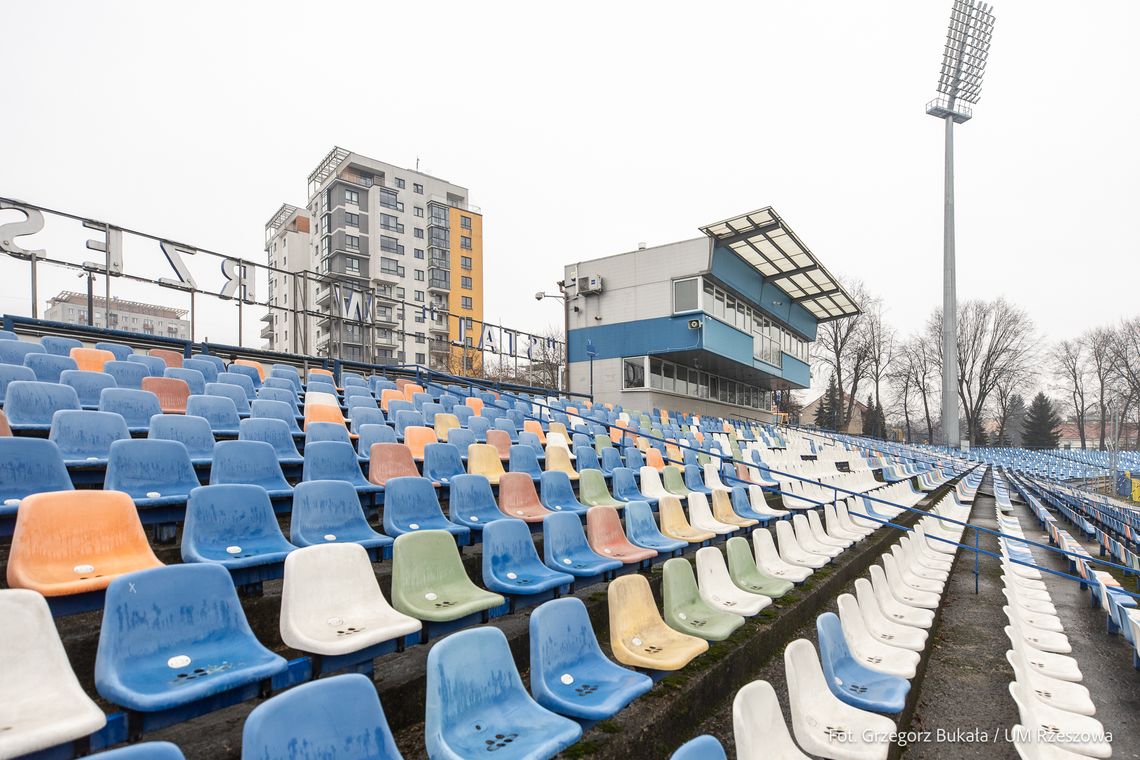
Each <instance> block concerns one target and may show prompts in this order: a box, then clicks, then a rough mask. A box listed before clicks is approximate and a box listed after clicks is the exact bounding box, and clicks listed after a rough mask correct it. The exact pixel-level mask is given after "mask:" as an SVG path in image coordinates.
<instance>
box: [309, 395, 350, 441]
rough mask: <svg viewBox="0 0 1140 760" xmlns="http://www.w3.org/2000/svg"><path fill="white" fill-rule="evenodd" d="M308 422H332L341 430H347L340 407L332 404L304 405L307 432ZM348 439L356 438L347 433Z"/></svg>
mask: <svg viewBox="0 0 1140 760" xmlns="http://www.w3.org/2000/svg"><path fill="white" fill-rule="evenodd" d="M310 422H333V423H336V424H337V425H340V426H341V427H343V428H346V429H347V428H348V425H347V424H346V423H345V421H344V415H343V414H341V413H340V407H339V406H335V405H333V404H317V403H306V404H305V429H306V430H308V428H309V423H310ZM348 436H349V438H356V434H355V433H349V434H348Z"/></svg>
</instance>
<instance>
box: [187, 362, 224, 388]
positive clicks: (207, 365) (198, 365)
mask: <svg viewBox="0 0 1140 760" xmlns="http://www.w3.org/2000/svg"><path fill="white" fill-rule="evenodd" d="M182 369H185V370H195V371H197V372H199V373H201V375H202V380H203V382H206V383H216V382H218V367H217V365H215V364H214V363H213V362H211V361H207V360H206V359H203V358H201V357H195V358H193V359H183V360H182ZM205 392H206V390H205V387H203V389H202V390H201V391H194V393H205Z"/></svg>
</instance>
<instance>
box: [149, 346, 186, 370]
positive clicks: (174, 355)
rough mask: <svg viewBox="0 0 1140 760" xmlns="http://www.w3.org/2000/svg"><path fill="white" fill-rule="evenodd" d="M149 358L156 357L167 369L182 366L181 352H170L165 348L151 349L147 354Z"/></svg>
mask: <svg viewBox="0 0 1140 760" xmlns="http://www.w3.org/2000/svg"><path fill="white" fill-rule="evenodd" d="M148 353H149V354H150V355H151V356H157V357H158V358H159V359H162V361H163V362H164V363H165V364H166V366H167V367H181V366H182V352H181V351H171V350H169V349H165V348H152V349H151V350H150V351H149V352H148Z"/></svg>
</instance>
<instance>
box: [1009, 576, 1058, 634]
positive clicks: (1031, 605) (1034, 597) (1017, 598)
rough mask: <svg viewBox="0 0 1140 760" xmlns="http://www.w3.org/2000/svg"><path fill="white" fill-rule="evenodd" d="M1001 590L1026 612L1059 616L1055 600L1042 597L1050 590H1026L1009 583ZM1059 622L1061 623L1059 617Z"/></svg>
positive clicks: (1010, 601) (1011, 601) (1011, 602)
mask: <svg viewBox="0 0 1140 760" xmlns="http://www.w3.org/2000/svg"><path fill="white" fill-rule="evenodd" d="M1003 580H1004V578H1003ZM1001 592H1002V593H1003V594H1005V598H1006V600H1007V601H1008V602H1009V603H1010V604H1016V605H1017V606H1018V607H1019V608H1020V609H1023V610H1025V611H1026V612H1030V613H1035V614H1039V615H1048V616H1052V617H1057V608H1056V607H1054V606H1053V602H1051V601H1049V599H1043V598H1042V595H1044V596H1048V592H1041V591H1024V590H1020V589H1018V588H1017V587H1016V586H1009V585H1005V586H1003V588H1002V590H1001ZM1058 624H1060V619H1059V618H1058ZM1060 630H1064V628H1063V627H1062V628H1061V629H1060Z"/></svg>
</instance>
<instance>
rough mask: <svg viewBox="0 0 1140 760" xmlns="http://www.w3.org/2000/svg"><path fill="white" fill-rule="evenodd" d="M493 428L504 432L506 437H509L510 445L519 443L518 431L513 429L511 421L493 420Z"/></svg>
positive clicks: (515, 428)
mask: <svg viewBox="0 0 1140 760" xmlns="http://www.w3.org/2000/svg"><path fill="white" fill-rule="evenodd" d="M495 427H496V428H497V429H499V430H504V431H506V433H507V435H509V436H510V437H511V443H518V442H519V430H518V428H517V427H515V423H514V421H513V420H511V419H509V418H508V419H503V418H501V417H500V418H499V419H497V420H495Z"/></svg>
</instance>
